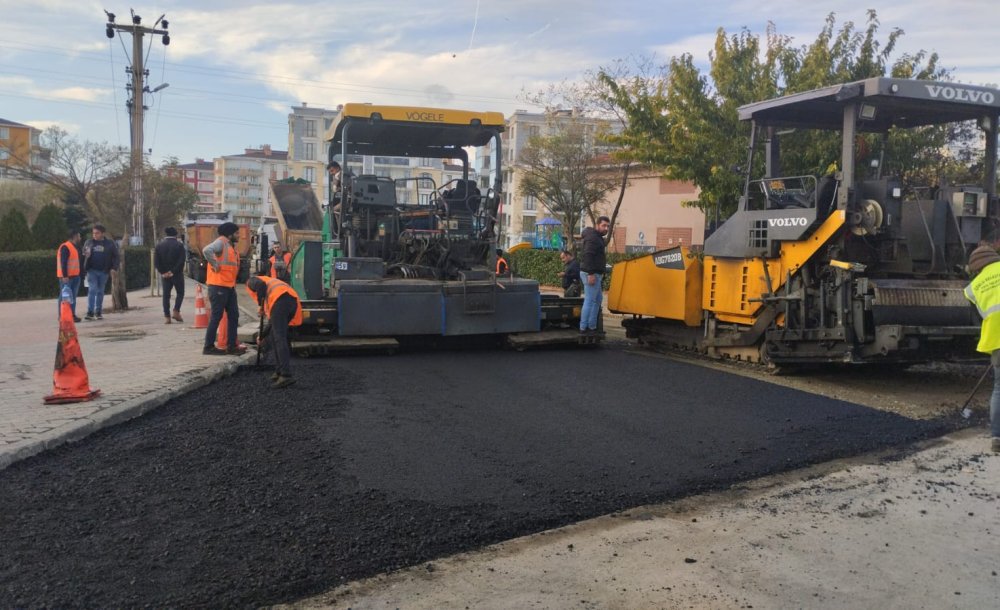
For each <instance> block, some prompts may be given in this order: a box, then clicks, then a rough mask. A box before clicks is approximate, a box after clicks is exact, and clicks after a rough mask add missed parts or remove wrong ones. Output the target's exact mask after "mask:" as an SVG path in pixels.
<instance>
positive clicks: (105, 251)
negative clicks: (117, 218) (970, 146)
mask: <svg viewBox="0 0 1000 610" xmlns="http://www.w3.org/2000/svg"><path fill="white" fill-rule="evenodd" d="M106 231H107V229H106V228H105V227H104V225H101V224H97V225H94V230H93V237H91V238H90V239H88V240H87V241H86V243H84V244H83V270H84V271H86V272H87V316H86V319H87V320H103V319H104V316H102V315H101V309H102V308H103V306H104V287H105V286H107V284H108V275H109V274H110V275H112V276H113V275H117V274H118V245H117V244H115V240H113V239H110V238H108V237H107V235H106V234H105V233H106Z"/></svg>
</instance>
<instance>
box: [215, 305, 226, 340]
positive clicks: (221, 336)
mask: <svg viewBox="0 0 1000 610" xmlns="http://www.w3.org/2000/svg"><path fill="white" fill-rule="evenodd" d="M228 343H229V316H228V315H227V314H226V312H225V311H223V312H222V319H221V320H219V330H217V331H216V333H215V347H217V348H219V349H226V345H227V344H228Z"/></svg>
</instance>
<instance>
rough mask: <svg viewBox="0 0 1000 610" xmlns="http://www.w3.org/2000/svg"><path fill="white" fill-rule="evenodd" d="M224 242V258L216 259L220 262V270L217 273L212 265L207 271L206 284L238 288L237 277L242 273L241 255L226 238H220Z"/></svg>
mask: <svg viewBox="0 0 1000 610" xmlns="http://www.w3.org/2000/svg"><path fill="white" fill-rule="evenodd" d="M219 239H221V240H222V241H223V245H224V246H225V249H224V250H223V252H222V258H219V259H216V260H217V261H218V262H219V270H218V271H216V270H215V269H213V268H212V265H211V264H210V265H209V266H208V269H207V270H206V277H205V283H206V284H208V285H209V286H225V287H226V288H233V287H234V286H236V276H237V275H239V273H240V254H239V252H237V251H236V248H234V247H233V244H231V243H229V240H228V239H226V238H225V237H219Z"/></svg>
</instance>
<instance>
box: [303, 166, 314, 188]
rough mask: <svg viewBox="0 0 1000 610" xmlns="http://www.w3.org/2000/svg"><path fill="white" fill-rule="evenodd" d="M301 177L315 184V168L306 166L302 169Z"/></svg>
mask: <svg viewBox="0 0 1000 610" xmlns="http://www.w3.org/2000/svg"><path fill="white" fill-rule="evenodd" d="M302 177H303V178H304V179H306V180H308V181H309V182H310V183H311V184H316V168H314V167H307V168H305V169H304V170H302Z"/></svg>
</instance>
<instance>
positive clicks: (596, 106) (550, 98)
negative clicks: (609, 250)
mask: <svg viewBox="0 0 1000 610" xmlns="http://www.w3.org/2000/svg"><path fill="white" fill-rule="evenodd" d="M665 70H666V67H665V66H662V65H658V64H657V63H656V62H655V59H654V58H653V57H645V56H630V57H628V58H625V59H617V60H615V61H613V62H612V63H611V65H610V66H607V67H601V68H598V70H597V71H594V72H587V73H586V75H585V76H584V78H583V79H582V80H581V81H579V82H573V81H564V82H562V83H559V84H553V85H550V86H549V87H548V88H546V89H544V90H542V91H538V92H536V93H533V94H525V93H524V92H522V96H521V97H522V98H523V99H524V100H525V101H527V102H528V103H530V104H534V105H536V106H542V107H544V108H546V109H547V111H548V112H552V111H555V110H561V109H571V110H572V111H573V112H574V113H576V114H577V115H580V116H585V117H590V118H596V119H601V121H602V123H600V125H601V127H600V129H599V130H598V133H597V134H596V135H597V137H599V138H600V140H601V142H602V144H603V148H604V150H605V151H606V152H607V153H608V154H610V156H611V159H612V160H614V161H615V162H617V163H615V164H609V166H608V167H606V168H605V171H613V172H616V173H617V174H618V175H619V184H618V196H617V198H616V199H615V203H614V205H613V206H612V208H611V212H610V219H611V230H609V231H608V235H607V237H605V242H609V241H611V239H613V236H614V226H615V223H616V222H617V219H618V212H619V211H620V210H621V205H622V201H623V200H624V198H625V191H626V189H627V188H628V186H629V175H630V172H631V170H632V166H633V165H634V164H635V162H636V160H637V157H636V156H635V155H632V154H631V152H630V150H629V149H628V147H625V146H622V145H621V144H622V141H621V140H619V139H616V136H618V135H620V134H621V133H622V130H624V129H625V128H626V127H627V126H628V116H629V115H628V113H627V112H626V105H627V103H628V100H629V99H630V96H629V92H632V91H633V90H642V89H643V88H644V87H646V86H647V85H648V84H649V83H654V82H656V81H657V79H662V76H663V74H664V73H665ZM615 145H617V146H618V147H617V148H616V147H615ZM609 192H610V191H609ZM604 211H605V210H600V211H599V210H597V208H596V206H592V207H590V208H589V209H587V210H586V213H587V215H588V216H590V219H591V221H596V219H597V216H599V215H600V214H602V213H603V212H604Z"/></svg>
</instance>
